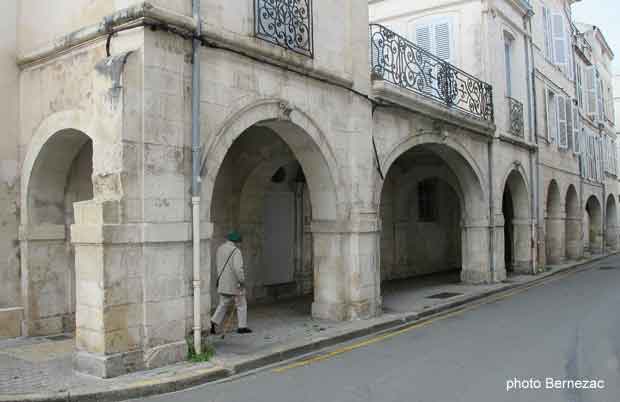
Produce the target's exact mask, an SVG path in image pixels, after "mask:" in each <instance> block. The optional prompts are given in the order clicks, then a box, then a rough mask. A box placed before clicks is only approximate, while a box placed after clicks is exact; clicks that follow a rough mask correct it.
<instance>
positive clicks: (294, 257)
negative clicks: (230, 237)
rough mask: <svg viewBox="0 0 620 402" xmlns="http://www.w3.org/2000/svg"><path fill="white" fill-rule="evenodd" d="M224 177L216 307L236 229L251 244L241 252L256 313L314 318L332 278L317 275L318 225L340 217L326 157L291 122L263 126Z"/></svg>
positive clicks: (219, 180) (218, 207)
mask: <svg viewBox="0 0 620 402" xmlns="http://www.w3.org/2000/svg"><path fill="white" fill-rule="evenodd" d="M216 171H217V174H216V175H215V179H214V182H213V187H212V188H213V191H212V193H208V194H206V195H205V199H206V200H207V201H208V202H209V201H210V205H209V207H208V208H206V210H205V211H204V212H205V213H206V215H207V216H206V217H205V219H206V220H208V221H210V222H212V223H213V225H214V231H213V237H212V239H211V242H210V243H211V248H212V249H211V255H212V256H213V259H212V261H211V267H212V269H211V278H212V279H211V296H212V297H211V299H212V304H213V305H214V306H215V304H216V300H217V290H216V277H217V273H218V271H219V270H220V269H221V267H218V266H217V262H216V261H215V255H216V253H215V250H216V249H217V247H219V246H220V245H221V244H222V243H223V242H224V241H225V237H226V234H227V233H228V232H229V231H230V230H233V229H234V230H238V231H239V232H240V233H241V235H242V236H243V242H242V244H241V246H240V248H241V251H242V253H243V259H244V266H245V273H246V281H245V289H246V297H247V299H248V304H249V306H250V309H251V310H252V308H253V306H257V305H262V306H274V305H277V306H278V307H282V308H285V309H287V310H286V311H288V313H291V312H292V311H293V310H294V314H299V313H303V314H304V315H309V314H310V311H311V304H312V303H315V304H316V303H317V300H322V296H323V293H325V292H326V290H325V287H326V286H327V284H328V278H327V277H326V275H325V276H324V275H321V273H320V272H317V271H315V267H318V266H319V265H318V264H317V260H319V261H318V262H319V263H320V262H322V261H326V258H325V256H324V254H319V255H317V253H321V252H322V250H323V248H320V249H319V248H318V247H314V240H315V236H314V235H313V233H312V232H311V229H310V227H311V223H312V221H313V219H315V220H323V221H330V220H334V219H335V217H336V214H337V211H336V207H337V205H336V201H335V199H336V196H335V192H334V188H335V187H334V186H333V184H332V183H333V180H332V177H331V175H330V170H329V168H328V167H327V164H326V162H325V160H324V157H323V155H322V153H321V151H320V150H319V149H318V147H317V146H316V144H315V143H314V142H313V141H311V139H309V138H308V135H307V134H306V133H305V132H304V131H303V130H302V129H301V128H299V127H298V126H295V125H294V124H292V123H291V122H284V121H277V122H276V121H270V122H263V123H260V124H255V125H253V126H251V127H250V128H248V129H246V130H244V131H243V132H242V133H241V134H240V135H239V136H238V137H236V138H235V139H234V141H233V142H232V144H231V145H230V147H228V149H227V150H226V152H225V156H224V158H223V160H222V162H221V164H220V165H219V166H218V167H217V170H216ZM204 187H207V189H208V186H204ZM204 187H203V189H204ZM328 265H329V264H325V266H324V268H327V267H328ZM317 283H318V286H317ZM332 285H336V286H342V284H332ZM313 295H314V298H313V297H312V296H313ZM313 308H314V306H313ZM280 313H282V311H280ZM282 314H286V313H282ZM258 315H260V314H258ZM263 316H265V318H266V319H267V320H268V319H270V318H274V317H267V314H265V315H263ZM256 317H257V314H253V313H252V311H251V312H250V320H251V321H252V320H253V319H254V320H255V321H254V322H256ZM251 324H252V322H251Z"/></svg>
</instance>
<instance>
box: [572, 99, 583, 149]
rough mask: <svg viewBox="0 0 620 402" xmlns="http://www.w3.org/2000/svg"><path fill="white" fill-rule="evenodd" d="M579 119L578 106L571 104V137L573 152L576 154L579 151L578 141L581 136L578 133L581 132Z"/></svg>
mask: <svg viewBox="0 0 620 402" xmlns="http://www.w3.org/2000/svg"><path fill="white" fill-rule="evenodd" d="M580 125H581V119H580V118H579V107H577V106H573V139H574V143H575V153H576V154H578V153H579V152H580V151H581V147H580V145H581V144H580V142H581V138H580V136H579V134H580V133H581V129H580Z"/></svg>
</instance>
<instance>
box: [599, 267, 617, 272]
mask: <svg viewBox="0 0 620 402" xmlns="http://www.w3.org/2000/svg"><path fill="white" fill-rule="evenodd" d="M619 268H620V267H611V266H605V267H600V268H599V269H600V270H601V271H611V270H612V269H619Z"/></svg>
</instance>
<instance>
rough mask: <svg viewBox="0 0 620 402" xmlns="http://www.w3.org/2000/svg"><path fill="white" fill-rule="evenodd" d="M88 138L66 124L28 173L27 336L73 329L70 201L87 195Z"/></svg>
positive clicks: (25, 244) (90, 195)
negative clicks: (68, 127) (66, 126)
mask: <svg viewBox="0 0 620 402" xmlns="http://www.w3.org/2000/svg"><path fill="white" fill-rule="evenodd" d="M92 160H93V143H92V141H91V139H90V138H89V137H88V136H87V135H86V134H84V133H82V132H80V131H77V130H73V129H67V130H63V131H60V132H58V133H56V134H55V135H53V136H52V137H50V138H49V139H48V141H47V142H46V143H45V144H44V145H43V147H42V148H41V151H40V152H39V154H38V155H37V157H36V160H35V162H34V164H33V167H32V171H31V172H30V177H29V178H28V185H27V194H26V202H27V205H26V214H27V216H26V219H25V220H24V222H26V229H25V232H26V233H25V236H24V239H23V244H22V245H23V247H22V250H25V251H26V255H24V256H23V259H24V267H25V271H26V273H27V281H25V282H24V289H23V291H24V296H25V300H27V301H28V303H27V306H26V316H27V317H26V321H27V333H28V335H31V336H33V335H50V334H58V333H67V332H71V331H73V330H74V329H75V305H76V303H75V301H76V296H75V257H74V249H73V246H72V244H71V238H70V233H71V232H70V225H71V224H73V223H74V214H73V203H75V202H78V201H85V200H89V199H92V198H93V184H92Z"/></svg>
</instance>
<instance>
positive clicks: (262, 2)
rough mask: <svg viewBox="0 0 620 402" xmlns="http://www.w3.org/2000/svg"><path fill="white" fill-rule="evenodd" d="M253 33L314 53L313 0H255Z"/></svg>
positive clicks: (296, 50) (306, 54) (292, 49)
mask: <svg viewBox="0 0 620 402" xmlns="http://www.w3.org/2000/svg"><path fill="white" fill-rule="evenodd" d="M254 34H255V35H256V37H257V38H260V39H263V40H265V41H267V42H271V43H273V44H274V45H277V46H281V47H283V48H285V49H288V50H291V51H293V52H295V53H300V54H303V55H305V56H308V57H313V55H314V41H313V37H312V35H313V28H312V0H254Z"/></svg>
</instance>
